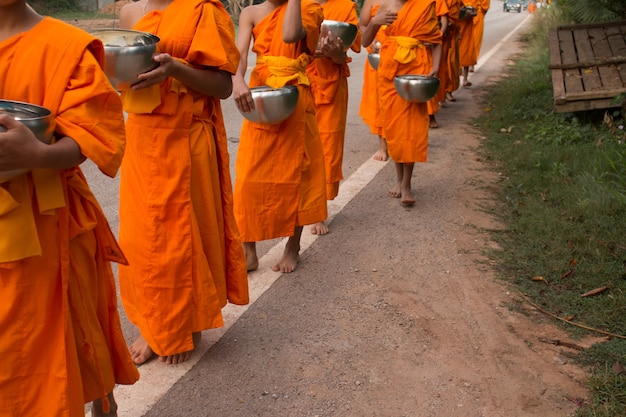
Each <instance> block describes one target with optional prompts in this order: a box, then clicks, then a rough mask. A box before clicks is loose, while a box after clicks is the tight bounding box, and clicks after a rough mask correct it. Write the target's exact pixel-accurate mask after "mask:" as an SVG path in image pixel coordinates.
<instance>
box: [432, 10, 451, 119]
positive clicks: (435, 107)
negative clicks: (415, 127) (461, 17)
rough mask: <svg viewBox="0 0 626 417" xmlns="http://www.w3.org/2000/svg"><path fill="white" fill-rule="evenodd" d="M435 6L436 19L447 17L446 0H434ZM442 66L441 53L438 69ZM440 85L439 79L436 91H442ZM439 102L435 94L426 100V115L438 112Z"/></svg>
mask: <svg viewBox="0 0 626 417" xmlns="http://www.w3.org/2000/svg"><path fill="white" fill-rule="evenodd" d="M436 4H437V18H438V19H441V17H442V16H447V15H448V12H449V10H448V3H447V2H446V0H436ZM440 21H441V20H440ZM439 27H440V28H441V24H440V25H439ZM442 42H443V39H442ZM442 66H443V51H442V53H441V62H440V63H439V68H441V67H442ZM437 77H439V72H438V73H437ZM442 84H443V83H441V79H440V83H439V90H438V91H441V90H442ZM440 101H441V100H439V96H438V95H437V94H435V95H434V96H433V98H431V99H430V100H428V114H430V115H434V114H437V113H438V112H439V102H440Z"/></svg>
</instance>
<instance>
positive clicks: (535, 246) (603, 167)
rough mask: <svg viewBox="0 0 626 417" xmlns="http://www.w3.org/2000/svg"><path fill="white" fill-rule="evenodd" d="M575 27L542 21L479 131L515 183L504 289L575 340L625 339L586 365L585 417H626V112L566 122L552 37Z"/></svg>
mask: <svg viewBox="0 0 626 417" xmlns="http://www.w3.org/2000/svg"><path fill="white" fill-rule="evenodd" d="M566 15H567V16H570V18H568V19H566V20H565V21H564V20H563V19H565V16H566ZM574 20H575V19H573V18H571V14H569V13H564V11H563V10H558V9H556V8H555V7H551V8H549V9H542V10H540V11H538V12H537V13H536V14H535V16H534V21H533V27H532V28H531V29H530V30H529V31H528V32H527V33H526V34H525V35H524V39H523V41H524V42H525V43H526V45H527V48H526V50H525V52H524V54H523V55H522V56H520V57H518V58H517V59H516V60H515V63H514V64H513V65H511V66H510V67H509V68H507V70H506V72H507V76H506V77H505V78H504V79H503V80H502V81H501V82H499V83H498V84H497V85H494V86H491V87H488V94H487V95H486V99H485V100H486V102H485V103H484V108H485V112H484V114H483V115H482V116H481V117H480V118H478V120H477V122H478V124H479V125H480V126H481V129H482V130H483V132H484V134H485V136H486V138H487V139H486V140H485V141H484V142H483V146H482V152H484V154H485V156H486V157H487V158H488V159H489V160H490V161H492V162H493V164H494V169H497V172H498V173H500V174H501V176H502V179H503V180H502V184H501V185H502V186H501V187H499V189H498V191H496V197H497V201H496V203H495V204H494V206H490V207H488V210H490V211H492V212H493V213H494V215H495V216H497V217H498V219H499V220H500V221H501V222H502V224H503V225H504V227H503V229H502V230H496V231H493V232H492V235H493V238H494V239H495V240H496V241H497V243H498V244H499V246H500V248H501V249H500V250H494V251H492V252H490V253H489V254H488V255H489V257H490V258H491V259H495V260H496V261H497V264H498V265H499V267H498V273H499V276H500V277H501V278H502V279H504V280H506V281H508V282H510V283H511V284H512V285H513V286H515V287H516V288H517V289H518V290H519V291H520V292H522V293H523V294H525V295H526V296H527V297H528V299H530V300H532V302H534V303H535V304H536V305H537V306H539V307H540V308H541V309H542V310H544V311H546V312H550V313H551V314H554V315H555V316H556V317H560V318H561V319H563V320H562V321H557V323H559V324H560V325H563V326H565V328H567V330H569V331H570V332H571V334H572V337H574V338H577V337H582V336H584V335H594V336H600V337H601V336H603V334H602V333H598V332H596V331H595V330H599V331H601V332H605V333H604V334H605V335H606V334H609V335H610V334H613V335H617V336H618V337H615V336H614V337H607V341H606V342H603V343H598V344H596V345H594V346H593V347H592V348H591V349H588V350H587V351H585V352H583V353H582V354H580V355H578V357H576V359H577V360H578V361H579V362H580V363H581V364H582V365H584V366H586V367H588V369H589V371H590V377H589V380H588V386H589V389H590V393H591V394H590V396H591V397H590V398H589V400H588V401H587V402H586V404H585V405H584V406H582V407H581V408H580V409H579V411H578V414H577V415H578V416H579V417H591V416H596V417H623V416H626V372H625V371H623V367H621V366H626V340H624V339H623V338H620V337H619V336H626V239H624V237H625V236H626V127H625V126H626V121H625V120H624V113H625V110H624V109H623V108H619V107H618V108H614V109H608V110H603V111H593V112H585V113H575V114H574V113H555V112H554V107H553V97H552V82H551V77H550V72H549V69H548V64H549V52H548V51H549V47H548V37H547V28H549V27H554V26H557V25H558V24H561V22H567V23H570V22H571V21H574ZM616 102H620V101H618V100H616ZM605 287H606V288H605ZM603 288H605V289H604V290H601V291H600V290H599V293H598V294H596V295H594V296H588V297H582V296H581V295H582V294H584V293H587V292H589V291H591V290H596V289H603ZM565 320H569V321H570V323H567V322H566V321H565ZM574 322H575V323H578V324H581V325H582V326H576V325H574V324H573V323H574ZM583 326H584V327H586V329H585V328H583ZM590 330H591V331H590Z"/></svg>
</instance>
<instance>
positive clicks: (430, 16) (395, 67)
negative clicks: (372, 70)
mask: <svg viewBox="0 0 626 417" xmlns="http://www.w3.org/2000/svg"><path fill="white" fill-rule="evenodd" d="M386 33H387V36H388V38H387V40H386V41H385V43H383V46H382V49H381V53H380V66H379V67H378V91H379V94H380V103H381V112H382V118H383V126H384V127H383V136H384V137H385V139H386V140H387V147H388V152H389V156H390V157H391V158H392V159H393V160H394V162H398V163H404V162H406V163H409V162H426V158H427V154H428V121H429V118H428V106H427V104H426V103H411V102H408V101H406V100H404V99H402V98H401V97H400V96H399V95H398V93H397V92H396V89H395V86H394V77H395V76H396V75H401V74H428V73H429V72H430V71H431V70H432V53H431V50H430V48H425V47H421V48H415V54H416V58H415V59H414V60H413V61H411V62H408V63H404V64H401V63H399V62H398V61H396V60H394V58H393V57H394V55H395V53H396V50H397V49H398V43H397V42H396V41H394V40H393V37H395V36H402V37H409V38H413V39H416V40H418V41H420V42H423V43H432V44H436V43H441V38H442V36H441V31H440V30H439V23H438V20H437V15H436V4H435V0H432V1H424V2H422V1H414V2H407V3H405V4H404V6H403V7H402V9H400V11H399V13H398V18H397V20H396V21H395V22H394V23H392V24H391V25H389V27H388V28H387V30H386Z"/></svg>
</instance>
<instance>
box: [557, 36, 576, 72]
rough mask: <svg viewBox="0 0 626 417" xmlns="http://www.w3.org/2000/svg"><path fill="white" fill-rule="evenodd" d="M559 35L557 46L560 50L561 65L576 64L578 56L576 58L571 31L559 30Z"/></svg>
mask: <svg viewBox="0 0 626 417" xmlns="http://www.w3.org/2000/svg"><path fill="white" fill-rule="evenodd" d="M558 34H559V44H560V46H559V47H560V48H561V64H562V65H568V64H577V63H578V56H576V44H575V42H574V35H573V34H572V31H569V30H560V31H559V32H558Z"/></svg>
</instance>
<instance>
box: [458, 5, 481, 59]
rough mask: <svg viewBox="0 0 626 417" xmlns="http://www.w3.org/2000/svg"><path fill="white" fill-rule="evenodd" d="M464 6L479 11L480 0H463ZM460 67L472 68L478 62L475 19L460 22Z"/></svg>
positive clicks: (468, 18)
mask: <svg viewBox="0 0 626 417" xmlns="http://www.w3.org/2000/svg"><path fill="white" fill-rule="evenodd" d="M463 5H465V6H471V7H474V8H475V9H476V10H478V7H479V5H478V0H463ZM459 34H460V40H459V65H460V66H461V67H471V66H472V65H476V63H477V62H478V52H477V51H476V42H475V41H474V19H473V18H471V17H466V18H465V19H462V20H460V21H459Z"/></svg>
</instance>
